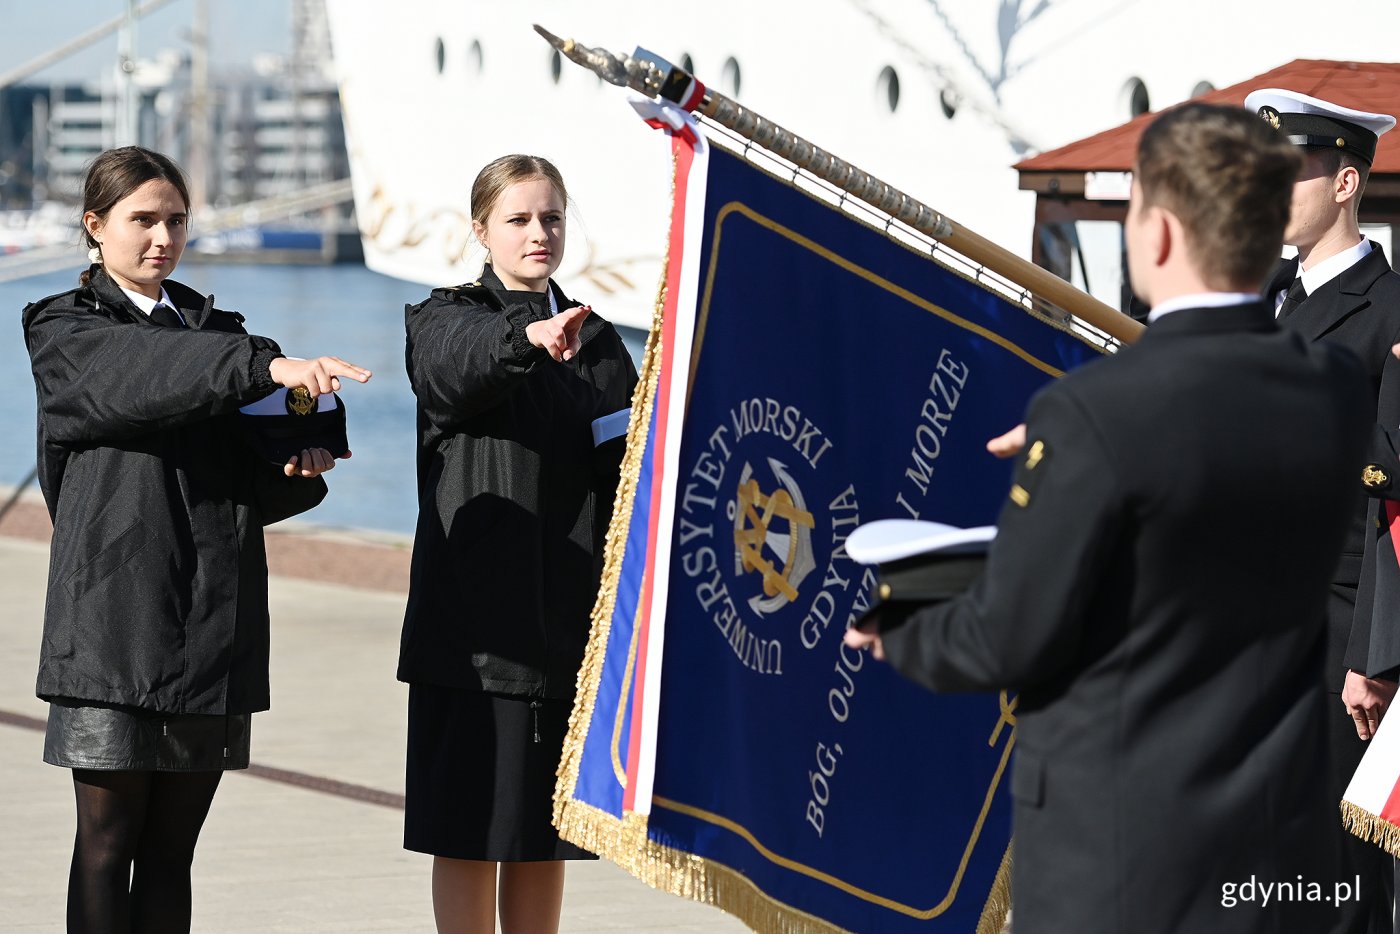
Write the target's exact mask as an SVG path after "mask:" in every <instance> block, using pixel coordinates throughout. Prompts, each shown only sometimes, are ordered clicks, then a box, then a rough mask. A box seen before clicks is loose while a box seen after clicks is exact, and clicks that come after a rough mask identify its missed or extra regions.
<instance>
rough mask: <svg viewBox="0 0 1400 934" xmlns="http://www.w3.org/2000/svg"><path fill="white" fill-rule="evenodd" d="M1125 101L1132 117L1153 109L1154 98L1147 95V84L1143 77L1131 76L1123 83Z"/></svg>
mask: <svg viewBox="0 0 1400 934" xmlns="http://www.w3.org/2000/svg"><path fill="white" fill-rule="evenodd" d="M1123 103H1124V104H1125V105H1126V107H1127V110H1128V116H1130V117H1140V116H1142V115H1143V114H1145V113H1147V112H1148V111H1149V110H1151V109H1152V100H1151V98H1149V97H1148V96H1147V85H1146V84H1144V83H1143V80H1142V79H1141V78H1129V79H1128V81H1127V83H1126V84H1124V85H1123Z"/></svg>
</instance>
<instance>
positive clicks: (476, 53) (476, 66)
mask: <svg viewBox="0 0 1400 934" xmlns="http://www.w3.org/2000/svg"><path fill="white" fill-rule="evenodd" d="M467 61H468V62H469V63H470V64H471V66H472V70H473V71H475V72H476V73H477V74H481V70H482V68H483V67H484V66H485V59H484V58H483V57H482V54H481V41H480V40H478V39H473V40H472V44H471V48H469V49H468V50H467Z"/></svg>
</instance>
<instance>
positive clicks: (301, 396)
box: [287, 386, 316, 415]
mask: <svg viewBox="0 0 1400 934" xmlns="http://www.w3.org/2000/svg"><path fill="white" fill-rule="evenodd" d="M314 411H316V400H315V399H313V398H311V392H310V390H308V389H307V388H306V387H305V386H298V387H297V388H295V389H290V390H288V391H287V414H288V415H310V414H311V413H312V412H314Z"/></svg>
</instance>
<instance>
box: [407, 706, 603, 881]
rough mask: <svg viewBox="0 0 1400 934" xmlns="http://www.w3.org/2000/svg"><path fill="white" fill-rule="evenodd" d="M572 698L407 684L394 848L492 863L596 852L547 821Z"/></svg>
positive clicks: (582, 856)
mask: <svg viewBox="0 0 1400 934" xmlns="http://www.w3.org/2000/svg"><path fill="white" fill-rule="evenodd" d="M572 706H573V705H572V703H571V702H569V701H561V700H543V699H531V698H527V697H516V696H508V695H502V694H488V693H483V692H479V691H462V690H457V689H454V688H444V687H438V686H435V685H427V684H413V685H410V686H409V689H408V764H407V781H406V783H405V785H406V787H405V792H406V794H405V808H404V844H403V845H404V849H407V850H413V851H415V852H418V853H429V854H431V855H433V856H445V857H449V858H452V859H476V860H489V861H493V862H530V861H535V860H553V859H597V857H596V856H594V855H593V854H592V853H589V852H588V851H587V850H583V849H580V848H579V847H576V846H574V845H573V844H572V843H568V842H566V841H564V840H561V839H559V834H558V833H556V832H555V830H554V826H553V824H551V823H550V816H551V814H552V813H553V807H554V805H553V801H554V782H555V775H554V773H555V770H556V769H557V768H558V767H559V757H560V754H561V753H562V751H563V748H564V734H565V732H567V729H568V723H569V711H570V710H571V709H572Z"/></svg>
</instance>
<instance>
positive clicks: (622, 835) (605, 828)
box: [554, 157, 1011, 934]
mask: <svg viewBox="0 0 1400 934" xmlns="http://www.w3.org/2000/svg"><path fill="white" fill-rule="evenodd" d="M755 168H758V169H759V170H760V171H766V170H765V169H763V168H762V167H760V166H755ZM676 170H677V160H676V159H675V158H674V157H673V158H672V165H671V194H672V199H671V203H672V210H673V211H674V210H675V187H676V182H677V179H676ZM768 174H770V175H774V173H771V172H769V173H768ZM774 177H775V178H779V180H780V181H783V182H785V183H786V184H788V185H789V186H790V187H793V188H795V189H796V190H798V191H802V189H801V188H799V187H798V186H796V185H793V184H792V183H791V182H790V181H788V180H786V179H782V178H781V177H780V176H776V175H774ZM803 193H804V194H808V195H809V196H810V193H809V192H803ZM667 230H668V235H667V249H666V255H665V258H664V260H663V263H662V270H663V271H662V276H661V282H660V284H659V285H658V288H657V296H656V302H655V304H654V306H653V309H652V322H651V332H650V334H649V335H648V336H647V342H646V347H645V350H644V351H643V355H642V366H641V370H640V373H639V375H638V376H639V378H638V382H637V390H636V392H635V393H634V394H633V397H632V417H631V420H630V422H629V424H628V426H627V451H626V453H625V454H624V455H623V461H622V469H621V480H620V482H619V484H618V489H617V495H616V497H615V499H614V503H613V515H612V522H611V523H610V524H609V526H608V531H607V535H606V537H605V540H604V551H603V572H602V581H601V584H600V589H599V592H598V599H597V602H596V603H595V604H594V607H593V612H592V615H591V617H590V625H591V628H590V632H589V637H588V645H587V647H586V648H585V650H584V657H583V664H582V666H581V667H580V669H579V674H578V680H577V682H576V693H575V700H574V709H573V711H572V712H571V713H570V715H569V729H568V733H567V734H566V735H565V739H564V748H563V754H562V756H561V759H560V762H559V768H558V770H557V771H556V773H555V774H556V777H557V778H558V782H557V784H556V786H555V791H554V826H555V827H556V828H557V829H558V831H559V835H560V837H562V838H563V839H565V840H567V841H569V842H570V843H573V844H574V845H575V846H580V847H582V848H584V849H585V850H588V851H589V852H592V853H597V854H598V855H599V856H601V857H603V858H604V859H607V860H608V861H610V862H612V863H615V864H617V865H618V866H620V867H621V868H623V869H624V870H626V871H627V872H628V873H629V874H631V875H633V876H635V877H636V878H637V879H639V880H641V881H642V882H644V883H646V884H647V885H649V886H651V887H652V888H655V889H659V890H660V891H663V892H667V893H669V894H672V895H678V896H680V897H682V898H687V899H690V900H692V901H696V902H700V903H701V904H706V905H711V906H713V907H716V908H719V909H721V910H723V911H726V912H729V913H730V914H732V915H734V916H735V917H736V918H738V919H739V920H740V921H742V922H743V923H744V924H746V925H748V926H749V927H750V928H751V929H753V930H754V931H757V932H758V934H848V932H846V931H845V929H844V928H840V927H837V926H836V925H834V924H832V923H830V922H828V921H825V920H823V919H821V918H818V917H816V916H815V915H812V914H809V913H807V912H805V911H802V910H800V909H798V908H795V907H793V906H791V905H788V904H785V903H783V902H780V901H778V900H777V899H774V898H772V897H771V896H769V895H766V894H764V893H763V892H762V891H761V890H760V889H759V888H758V886H757V885H755V884H754V882H753V881H752V880H750V879H749V878H748V877H747V876H745V875H744V874H743V873H741V872H739V871H738V870H735V869H732V868H730V867H729V866H726V865H724V864H722V863H719V862H716V861H714V860H710V859H706V858H704V857H701V856H697V855H695V854H693V853H689V852H686V851H684V850H679V849H675V848H672V847H669V846H665V845H663V844H662V843H658V842H657V841H654V840H652V839H651V838H650V837H649V836H648V829H647V818H646V817H644V816H642V815H639V814H635V813H633V812H630V811H629V812H625V813H624V814H623V816H622V818H620V819H619V818H617V817H615V816H614V815H612V814H610V813H608V812H606V811H603V810H601V809H599V808H597V807H594V806H593V805H590V804H588V803H586V802H583V801H579V800H577V799H576V798H575V797H574V792H575V790H576V789H577V787H578V778H579V770H580V767H581V765H582V759H583V749H584V744H585V742H586V741H587V739H588V732H589V726H590V722H591V720H592V717H593V712H594V709H595V707H596V704H597V698H598V690H599V686H600V683H601V680H602V671H603V659H604V656H605V655H606V653H607V648H608V641H609V638H610V636H611V631H612V617H613V612H614V610H615V608H616V604H617V589H618V583H619V578H620V576H621V570H622V557H623V553H624V551H625V550H626V544H627V534H628V530H629V526H630V523H631V519H632V511H633V509H634V507H635V506H636V496H637V485H638V482H639V480H640V477H641V467H642V455H643V454H644V452H645V448H646V442H647V433H648V431H649V429H650V426H651V416H652V411H653V408H654V406H655V400H656V391H657V386H658V384H659V379H660V374H661V354H662V350H663V346H662V312H663V309H664V307H665V302H666V288H667V286H666V277H667V273H668V271H669V268H670V236H669V230H670V228H669V225H668V228H667ZM977 284H978V285H981V286H982V287H983V288H987V284H986V283H982V282H979V283H977ZM657 456H660V452H658V453H657ZM643 609H644V608H643V607H641V606H638V609H637V619H636V620H634V626H635V625H637V624H638V621H639V620H640V618H641V614H642V612H643ZM627 700H628V699H627V698H622V699H621V700H620V703H626V702H627ZM1010 907H1011V848H1010V847H1009V846H1008V847H1007V850H1006V853H1005V854H1004V855H1003V857H1002V862H1001V866H1000V868H999V869H998V871H997V875H996V879H995V881H994V882H993V885H992V889H991V891H990V892H989V893H988V896H987V901H986V903H985V905H984V906H983V909H982V915H981V918H980V920H979V921H978V924H977V929H976V934H999V932H1000V931H1001V930H1002V928H1003V926H1004V925H1005V922H1006V917H1007V914H1008V913H1009V911H1010Z"/></svg>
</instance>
